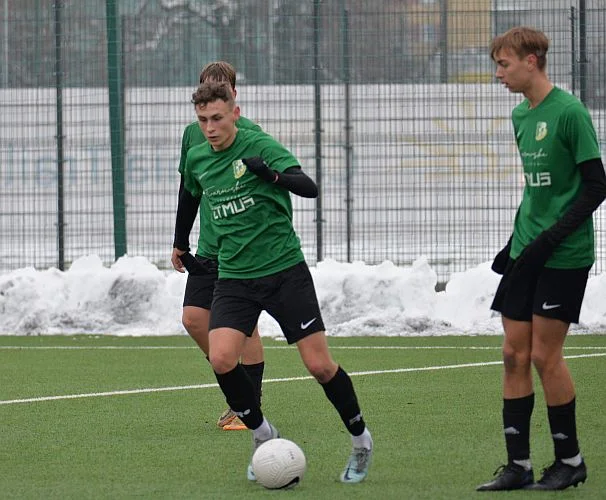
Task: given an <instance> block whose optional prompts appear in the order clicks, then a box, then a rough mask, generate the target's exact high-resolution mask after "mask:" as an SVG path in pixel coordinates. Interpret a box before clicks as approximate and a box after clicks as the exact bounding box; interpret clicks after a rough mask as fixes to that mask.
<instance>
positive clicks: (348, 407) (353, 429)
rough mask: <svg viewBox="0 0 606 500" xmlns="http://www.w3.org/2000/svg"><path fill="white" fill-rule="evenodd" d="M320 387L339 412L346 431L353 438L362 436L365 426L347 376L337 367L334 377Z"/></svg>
mask: <svg viewBox="0 0 606 500" xmlns="http://www.w3.org/2000/svg"><path fill="white" fill-rule="evenodd" d="M321 385H322V388H323V389H324V392H325V393H326V397H327V398H328V399H329V400H330V402H331V403H332V404H333V406H334V407H335V408H336V409H337V411H338V412H339V415H340V417H341V420H343V423H344V424H345V427H347V430H348V431H349V432H350V433H351V434H352V435H354V436H359V435H360V434H362V433H363V432H364V429H365V428H366V424H365V423H364V419H363V418H362V413H361V412H360V406H359V405H358V398H357V397H356V392H355V390H354V387H353V384H352V383H351V379H350V378H349V375H347V373H345V371H344V370H343V369H342V368H341V367H340V366H339V369H338V370H337V373H335V376H334V377H333V378H331V379H330V380H329V381H328V382H326V383H325V384H321Z"/></svg>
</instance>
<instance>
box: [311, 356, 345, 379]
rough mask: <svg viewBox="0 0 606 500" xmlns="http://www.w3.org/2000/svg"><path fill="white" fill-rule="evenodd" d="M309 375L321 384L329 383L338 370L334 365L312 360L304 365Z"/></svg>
mask: <svg viewBox="0 0 606 500" xmlns="http://www.w3.org/2000/svg"><path fill="white" fill-rule="evenodd" d="M306 366H307V370H308V371H309V373H310V374H311V375H312V376H313V377H314V378H315V379H316V380H317V381H318V382H320V383H321V384H325V383H326V382H328V381H330V380H331V379H332V378H333V377H334V376H335V373H336V372H337V369H338V368H339V367H338V365H337V364H336V363H328V362H322V361H316V360H313V361H311V362H308V363H306Z"/></svg>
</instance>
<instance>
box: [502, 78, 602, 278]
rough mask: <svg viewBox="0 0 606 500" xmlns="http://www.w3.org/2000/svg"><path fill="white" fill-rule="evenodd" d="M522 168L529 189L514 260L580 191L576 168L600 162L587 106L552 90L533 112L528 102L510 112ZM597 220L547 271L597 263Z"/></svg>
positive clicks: (572, 238)
mask: <svg viewBox="0 0 606 500" xmlns="http://www.w3.org/2000/svg"><path fill="white" fill-rule="evenodd" d="M512 121H513V128H514V132H515V137H516V142H517V146H518V151H519V153H520V157H521V159H522V165H523V168H524V180H525V187H524V193H523V196H522V202H521V204H520V207H519V209H518V212H517V214H516V218H515V222H514V233H513V240H512V247H511V257H512V258H514V259H515V258H517V257H518V256H519V255H520V253H521V252H522V250H523V249H524V248H525V247H526V246H527V245H528V244H529V243H530V242H531V241H532V240H534V239H535V238H536V237H537V236H538V235H539V234H540V233H541V232H542V231H544V230H545V229H548V228H549V227H551V226H552V225H553V224H555V223H556V222H557V221H558V220H559V219H561V218H562V216H563V215H564V214H565V213H566V211H567V210H568V208H569V207H570V205H571V204H572V203H573V202H574V201H575V200H576V199H577V197H578V196H579V193H580V191H581V189H582V178H581V173H580V170H579V168H578V164H579V163H582V162H584V161H587V160H591V159H595V158H600V147H599V145H598V141H597V137H596V133H595V129H594V127H593V123H592V121H591V117H590V116H589V112H588V111H587V109H586V108H585V106H584V105H583V104H582V103H581V102H580V101H579V100H578V99H577V98H576V97H575V96H573V95H571V94H569V93H568V92H565V91H564V90H562V89H560V88H558V87H554V88H553V89H552V90H551V92H550V93H549V94H548V95H547V97H546V98H545V99H544V100H543V101H542V102H541V103H540V104H539V105H538V106H537V107H536V108H532V109H530V108H529V107H528V100H527V99H525V100H524V101H522V103H520V104H519V105H518V106H516V107H515V108H514V110H513V112H512ZM594 259H595V257H594V231H593V219H592V218H591V217H589V218H588V219H587V220H586V221H585V222H584V223H583V224H582V225H581V226H580V227H579V228H578V229H577V230H576V231H575V232H573V233H572V234H570V235H569V236H568V237H567V238H566V239H564V241H563V242H562V243H561V244H560V245H559V246H558V247H557V248H556V249H555V251H554V252H553V254H552V256H551V257H550V259H549V260H548V261H547V263H546V267H551V268H559V269H573V268H579V267H586V266H591V265H592V264H593V262H594Z"/></svg>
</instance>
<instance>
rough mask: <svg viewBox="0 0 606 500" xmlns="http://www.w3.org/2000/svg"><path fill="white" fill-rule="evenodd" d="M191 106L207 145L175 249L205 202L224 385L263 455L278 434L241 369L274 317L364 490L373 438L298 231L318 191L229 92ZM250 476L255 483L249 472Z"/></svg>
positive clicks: (212, 345) (350, 473)
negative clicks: (261, 325) (215, 248)
mask: <svg viewBox="0 0 606 500" xmlns="http://www.w3.org/2000/svg"><path fill="white" fill-rule="evenodd" d="M192 102H193V104H194V106H195V111H196V115H197V117H198V121H199V123H200V127H201V129H202V131H203V132H204V135H205V137H206V139H207V142H206V143H205V144H202V145H200V146H196V147H194V148H192V149H191V150H190V151H189V153H188V154H187V162H186V166H185V172H184V183H185V184H184V185H185V189H184V191H183V195H182V196H181V199H180V201H179V207H178V209H177V222H176V232H175V247H176V250H175V252H177V255H181V254H182V253H183V251H184V250H185V249H186V248H187V247H188V239H189V231H190V229H191V225H192V220H193V219H192V210H191V206H195V203H193V204H192V203H191V200H192V199H193V200H199V199H200V197H203V198H206V199H207V200H208V204H209V207H210V211H211V220H212V224H213V231H214V232H215V233H216V234H217V241H218V243H219V254H218V261H219V279H218V280H217V283H216V286H215V292H214V297H213V301H212V306H211V314H210V334H209V360H210V363H211V365H212V367H213V370H214V372H215V375H216V378H217V382H218V383H219V386H220V387H221V390H222V391H223V394H224V395H225V399H226V401H227V404H228V405H229V407H230V408H232V409H233V410H234V412H235V413H236V414H237V415H238V416H239V417H240V419H242V421H243V422H244V423H245V424H246V426H247V427H248V428H249V429H251V430H252V434H253V448H254V449H256V448H258V447H259V446H260V445H261V444H262V443H264V442H266V441H267V440H269V439H273V438H276V437H279V434H278V431H277V430H276V428H275V427H274V426H273V425H271V424H270V423H269V421H268V420H267V419H266V418H265V416H264V415H263V412H262V411H261V408H260V406H259V404H258V402H257V399H256V398H255V394H254V390H253V386H252V384H251V381H250V378H249V377H248V375H247V373H246V372H245V371H244V370H243V369H242V367H241V365H240V364H239V363H238V359H239V356H240V355H241V353H242V348H243V346H244V342H245V340H246V338H247V337H250V335H251V334H252V332H253V330H254V327H255V325H256V323H257V321H258V318H259V315H260V313H261V311H262V310H265V311H267V313H268V314H270V315H271V316H272V317H273V318H274V319H275V320H276V321H277V322H278V324H279V325H280V327H281V329H282V332H283V334H284V336H285V337H286V340H287V341H288V343H289V344H296V345H297V348H298V350H299V354H300V356H301V359H302V360H303V363H304V365H305V367H306V368H307V370H308V371H309V372H310V373H311V374H312V375H313V376H314V378H315V379H316V380H317V381H318V382H319V384H320V385H321V386H322V388H323V390H324V393H325V394H326V397H327V398H328V399H329V401H330V402H331V403H332V405H333V406H334V407H335V409H336V410H337V412H338V414H339V415H340V417H341V419H342V421H343V423H344V424H345V427H346V428H347V430H348V431H349V433H350V434H351V439H352V448H353V449H352V452H351V454H350V456H349V460H348V462H347V465H346V468H345V470H344V471H343V473H342V474H341V480H342V481H343V482H345V483H358V482H360V481H362V480H364V478H366V476H367V474H368V468H369V465H370V460H371V455H372V447H373V442H372V438H371V435H370V432H369V431H368V429H367V427H366V424H365V422H364V418H363V417H362V413H361V411H360V406H359V404H358V399H357V396H356V393H355V390H354V387H353V384H352V381H351V379H350V377H349V375H348V374H347V373H346V372H345V370H343V369H342V368H341V367H340V366H339V365H338V364H337V363H336V362H335V361H334V360H333V358H332V356H331V354H330V351H329V349H328V344H327V341H326V335H325V332H324V324H323V321H322V315H321V313H320V308H319V304H318V299H317V297H316V292H315V288H314V283H313V280H312V277H311V274H310V272H309V269H308V267H307V264H306V263H305V259H304V257H303V253H302V251H301V244H300V241H299V237H298V236H297V234H296V233H295V230H294V228H293V224H292V204H291V199H290V193H294V194H297V195H299V196H303V197H309V198H314V197H316V196H317V195H318V190H317V187H316V185H315V183H314V182H313V180H312V179H310V178H309V177H308V176H307V175H306V174H305V173H304V172H303V171H302V169H301V167H300V165H299V162H298V160H297V159H296V158H295V157H294V156H293V155H292V154H291V153H290V152H289V151H288V150H287V149H286V148H284V146H282V145H281V144H280V143H279V142H277V141H276V140H275V139H273V138H272V137H271V136H269V135H268V134H265V133H264V132H259V131H254V130H244V129H239V128H237V126H236V122H237V120H238V117H239V115H240V109H239V107H238V106H236V104H235V102H234V97H233V95H232V93H231V91H230V89H229V86H228V85H226V84H224V83H215V82H207V83H205V84H203V85H201V86H200V87H199V88H198V89H197V91H196V92H195V93H194V94H193V96H192ZM188 200H190V201H188ZM193 215H194V217H193V218H195V213H194V214H193ZM247 477H248V479H250V480H255V476H254V472H253V470H252V467H251V466H250V465H249V466H248V470H247Z"/></svg>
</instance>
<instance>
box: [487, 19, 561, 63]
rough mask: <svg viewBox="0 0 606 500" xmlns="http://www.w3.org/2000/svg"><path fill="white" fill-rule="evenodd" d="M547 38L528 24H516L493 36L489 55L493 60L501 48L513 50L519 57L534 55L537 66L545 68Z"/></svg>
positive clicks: (547, 47)
mask: <svg viewBox="0 0 606 500" xmlns="http://www.w3.org/2000/svg"><path fill="white" fill-rule="evenodd" d="M548 49H549V39H548V38H547V36H546V35H545V33H543V32H542V31H540V30H538V29H536V28H530V27H528V26H517V27H515V28H511V29H510V30H509V31H506V32H505V33H503V34H502V35H499V36H497V37H495V38H494V39H493V41H492V43H491V44H490V57H491V58H492V60H493V61H494V60H495V57H496V55H497V54H498V53H499V52H501V51H502V50H511V51H513V52H514V53H515V54H516V55H517V56H518V57H519V58H520V59H522V58H523V57H526V56H528V55H531V54H533V55H535V56H536V58H537V67H538V68H539V69H540V70H543V69H545V66H546V64H547V50H548Z"/></svg>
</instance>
